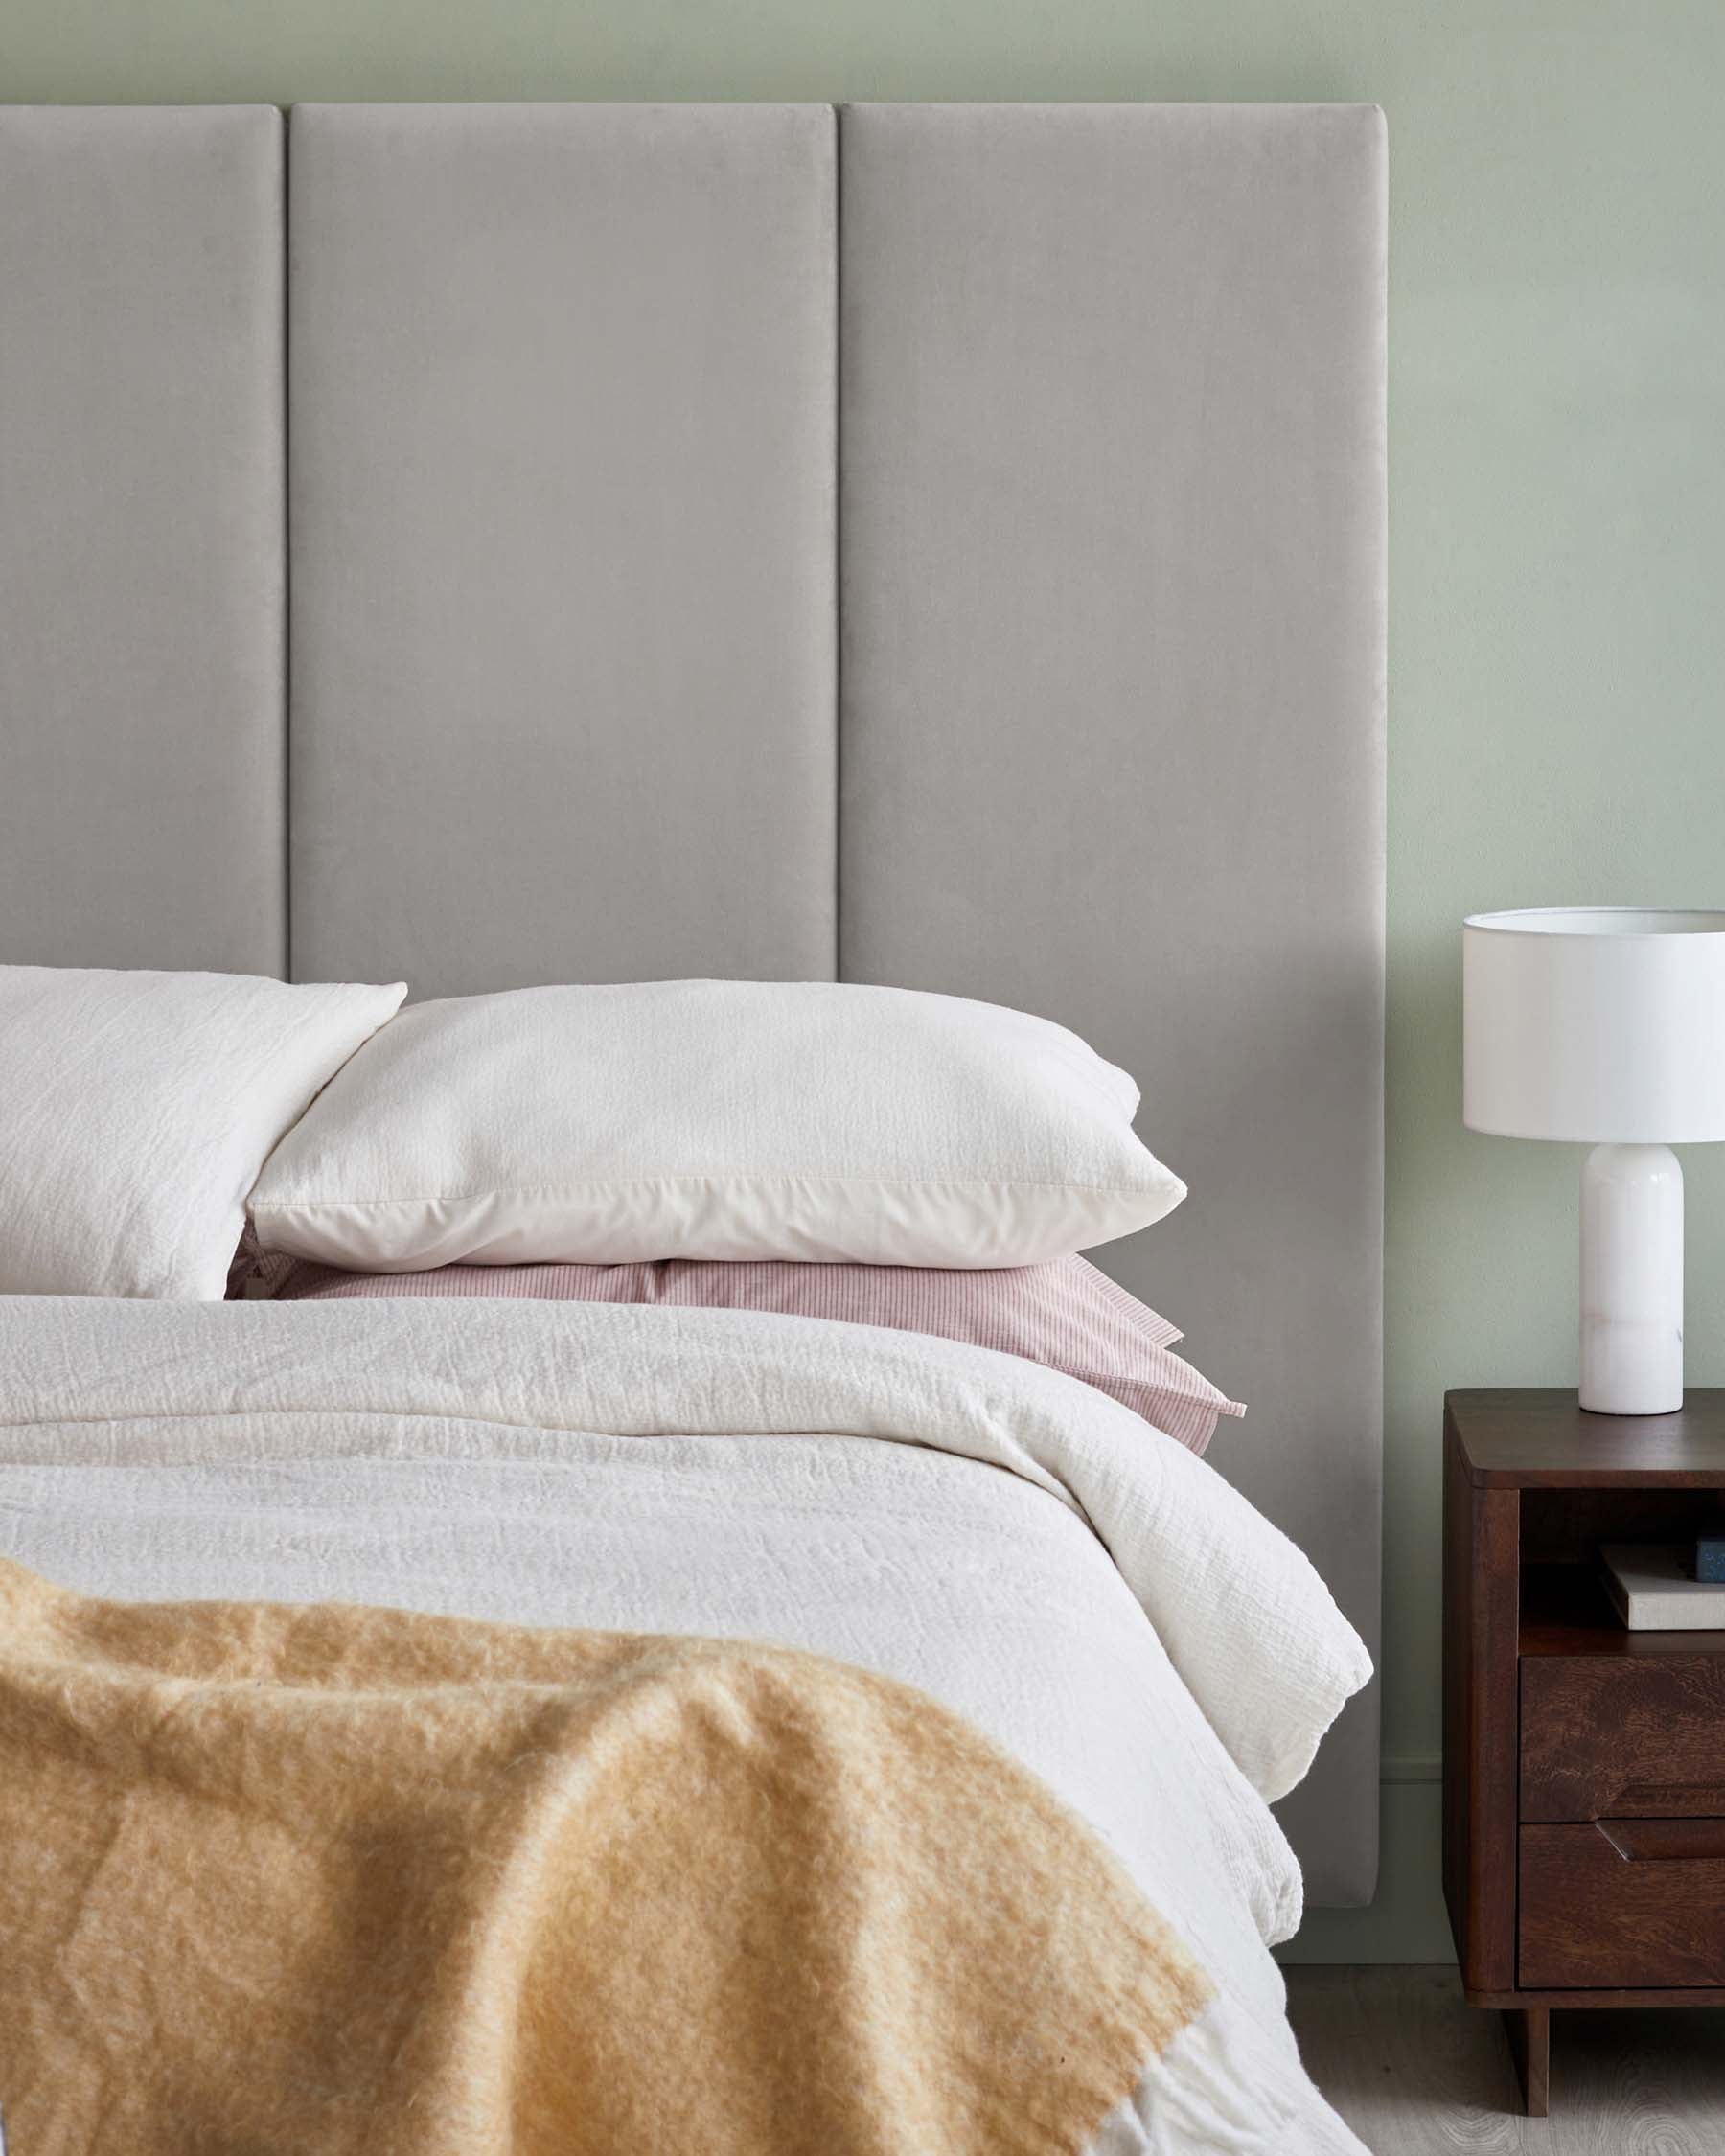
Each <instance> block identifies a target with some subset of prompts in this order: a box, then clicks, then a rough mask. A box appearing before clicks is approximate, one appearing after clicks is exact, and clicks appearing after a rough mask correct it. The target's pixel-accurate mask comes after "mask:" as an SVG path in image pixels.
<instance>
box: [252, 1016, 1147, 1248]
mask: <svg viewBox="0 0 1725 2156" xmlns="http://www.w3.org/2000/svg"><path fill="white" fill-rule="evenodd" d="M1137 1106H1138V1089H1137V1087H1136V1086H1134V1084H1133V1083H1132V1081H1131V1079H1130V1078H1128V1077H1126V1076H1125V1074H1124V1073H1123V1072H1121V1071H1118V1070H1116V1069H1115V1068H1114V1067H1113V1066H1112V1065H1110V1064H1107V1063H1104V1062H1103V1061H1102V1059H1101V1057H1100V1056H1098V1055H1096V1054H1095V1052H1094V1051H1093V1050H1092V1049H1091V1048H1088V1047H1086V1045H1085V1044H1084V1043H1083V1042H1082V1041H1080V1040H1079V1039H1078V1038H1077V1036H1076V1035H1075V1034H1071V1033H1069V1032H1067V1031H1066V1030H1065V1028H1064V1027H1061V1026H1058V1025H1052V1024H1050V1023H1049V1022H1048V1021H1046V1019H1037V1018H1028V1017H1026V1016H1025V1015H1024V1014H1023V1012H1021V1011H1008V1010H1001V1009H1000V1008H998V1007H997V1006H996V1005H994V1004H991V1003H972V1002H964V1001H961V1000H959V999H958V998H956V997H951V996H926V995H919V994H915V993H913V992H911V991H909V990H906V989H895V988H865V987H857V986H852V985H848V984H847V985H842V986H837V985H834V984H832V983H830V982H812V981H723V980H683V981H646V982H641V983H638V984H633V985H630V986H623V987H600V988H527V989H517V990H515V991H513V992H511V993H509V994H506V995H499V996H472V997H463V998H456V999H454V1000H451V1001H449V1002H441V1003H421V1004H418V1005H415V1006H414V1007H412V1008H410V1009H408V1010H405V1011H403V1013H402V1015H401V1016H400V1017H399V1018H397V1019H395V1020H394V1021H392V1022H391V1023H390V1024H389V1025H387V1026H385V1027H384V1028H383V1030H382V1031H381V1032H380V1034H379V1035H378V1036H377V1038H376V1039H375V1040H373V1041H372V1042H370V1043H369V1044H367V1045H366V1046H365V1047H364V1048H363V1049H361V1050H360V1052H359V1053H358V1054H357V1056H356V1057H355V1058H354V1060H353V1062H352V1063H350V1064H349V1065H348V1066H347V1067H346V1068H345V1069H344V1070H343V1071H342V1072H341V1074H340V1076H339V1077H338V1078H336V1079H335V1080H334V1082H333V1083H332V1084H331V1085H330V1086H329V1087H328V1088H327V1089H326V1090H325V1091H324V1092H323V1094H322V1095H321V1096H320V1097H319V1098H318V1100H317V1101H316V1102H315V1103H314V1104H313V1106H312V1108H311V1111H310V1112H309V1113H308V1114H307V1115H306V1116H305V1117H304V1119H303V1120H302V1121H301V1122H300V1123H299V1124H298V1125H296V1127H295V1128H294V1129H293V1130H292V1131H290V1132H289V1133H288V1135H287V1137H285V1138H284V1139H283V1141H282V1143H281V1144H280V1145H279V1146H278V1147H277V1148H276V1150H275V1152H274V1153H273V1154H272V1155H271V1157H270V1158H269V1160H268V1162H267V1164H266V1165H265V1170H264V1173H263V1175H262V1176H261V1177H260V1178H259V1180H258V1186H257V1188H256V1190H255V1191H254V1192H253V1194H252V1202H251V1216H252V1221H253V1224H254V1226H255V1227H256V1230H257V1234H258V1239H259V1241H260V1242H261V1243H262V1244H263V1246H264V1247H265V1250H284V1251H288V1252H290V1253H292V1254H293V1255H294V1256H297V1257H308V1258H321V1259H322V1260H324V1261H325V1262H326V1263H328V1264H332V1265H340V1266H347V1267H351V1268H355V1269H357V1270H360V1271H364V1272H372V1273H377V1272H410V1271H418V1270H422V1269H424V1268H426V1267H430V1266H437V1265H449V1264H453V1263H454V1262H456V1261H457V1260H460V1259H467V1260H470V1261H476V1262H479V1263H482V1264H492V1265H515V1264H526V1263H532V1262H551V1261H556V1262H563V1263H569V1264H598V1265H611V1264H620V1263H629V1262H633V1261H638V1260H642V1259H649V1258H673V1257H680V1258H816V1259H834V1260H851V1261H855V1262H858V1263H862V1264H865V1265H939V1266H997V1265H1034V1264H1037V1263H1039V1262H1040V1261H1042V1260H1043V1259H1045V1258H1054V1257H1061V1256H1064V1255H1066V1254H1067V1253H1068V1252H1069V1251H1072V1250H1088V1249H1089V1248H1091V1246H1092V1245H1093V1244H1096V1243H1107V1242H1110V1241H1112V1240H1113V1238H1114V1237H1115V1236H1118V1235H1127V1234H1130V1233H1131V1232H1132V1231H1133V1230H1134V1229H1135V1228H1139V1227H1148V1226H1149V1225H1150V1223H1151V1222H1152V1221H1157V1220H1161V1217H1162V1215H1163V1214H1164V1213H1166V1212H1170V1211H1171V1210H1172V1209H1173V1208H1174V1206H1176V1205H1177V1204H1179V1203H1180V1201H1181V1200H1182V1199H1183V1198H1184V1196H1185V1186H1184V1183H1182V1182H1181V1181H1180V1180H1179V1178H1178V1177H1177V1176H1174V1175H1172V1174H1170V1172H1169V1171H1168V1170H1167V1169H1166V1168H1164V1167H1163V1166H1162V1164H1161V1161H1160V1160H1158V1159H1156V1158H1155V1157H1154V1156H1153V1155H1152V1154H1150V1153H1148V1152H1147V1151H1146V1150H1145V1149H1144V1147H1143V1146H1142V1145H1141V1144H1140V1143H1139V1142H1138V1138H1137V1137H1135V1136H1134V1135H1133V1130H1132V1116H1133V1112H1134V1110H1135V1109H1136V1108H1137Z"/></svg>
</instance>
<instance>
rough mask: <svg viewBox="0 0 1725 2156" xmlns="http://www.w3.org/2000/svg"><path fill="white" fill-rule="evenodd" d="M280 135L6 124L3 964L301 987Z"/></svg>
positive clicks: (234, 119)
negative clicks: (290, 913)
mask: <svg viewBox="0 0 1725 2156" xmlns="http://www.w3.org/2000/svg"><path fill="white" fill-rule="evenodd" d="M282 248H283V230H282V119H281V115H280V113H278V112H277V111H276V110H275V108H274V107H273V106H257V107H239V108H214V109H206V110H199V109H196V108H178V107H175V108H173V109H169V110H159V109H150V108H149V107H131V106H127V107H124V108H116V109H109V108H105V107H85V108H79V107H60V106H28V105H24V106H20V105H13V106H0V961H10V962H12V963H28V964H34V965H61V966H171V967H183V968H198V967H209V968H212V969H215V970H217V971H221V970H228V971H234V972H241V973H246V972H250V973H265V974H273V973H279V972H280V971H281V970H282V967H283V964H284V961H285V956H286V908H285V878H284V868H283V847H284V843H285V823H284V807H285V804H284V799H283V783H284V782H283V769H284V760H285V753H286V742H285V736H284V730H283V697H282V664H283V621H282V587H283V574H284V572H283V527H282Z"/></svg>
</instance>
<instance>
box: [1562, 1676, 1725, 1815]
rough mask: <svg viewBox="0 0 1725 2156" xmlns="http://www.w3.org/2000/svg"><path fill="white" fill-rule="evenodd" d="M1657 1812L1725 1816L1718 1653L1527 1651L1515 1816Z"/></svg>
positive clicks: (1724, 1686) (1724, 1711) (1724, 1679)
mask: <svg viewBox="0 0 1725 2156" xmlns="http://www.w3.org/2000/svg"><path fill="white" fill-rule="evenodd" d="M1687 1637H1689V1638H1693V1637H1694V1635H1693V1634H1690V1635H1688V1636H1687ZM1655 1814H1659V1815H1666V1816H1677V1815H1681V1816H1686V1817H1690V1818H1698V1817H1699V1818H1710V1819H1711V1818H1713V1817H1715V1816H1717V1817H1719V1818H1722V1819H1725V1655H1719V1654H1645V1655H1644V1654H1622V1655H1597V1656H1596V1655H1586V1656H1576V1657H1573V1658H1572V1657H1564V1656H1543V1655H1530V1656H1525V1657H1524V1658H1523V1660H1522V1664H1521V1816H1522V1818H1523V1819H1524V1820H1539V1821H1546V1820H1551V1821H1558V1820H1593V1819H1609V1818H1612V1817H1619V1818H1632V1817H1651V1816H1653V1815H1655Z"/></svg>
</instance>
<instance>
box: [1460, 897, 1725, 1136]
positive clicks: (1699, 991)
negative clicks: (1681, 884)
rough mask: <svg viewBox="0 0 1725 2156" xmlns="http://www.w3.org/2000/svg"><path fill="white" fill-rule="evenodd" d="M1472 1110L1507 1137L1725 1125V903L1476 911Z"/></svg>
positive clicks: (1468, 1058) (1469, 1029)
mask: <svg viewBox="0 0 1725 2156" xmlns="http://www.w3.org/2000/svg"><path fill="white" fill-rule="evenodd" d="M1461 960H1462V962H1461V980H1462V991H1461V1002H1462V1031H1463V1053H1462V1063H1463V1074H1462V1099H1461V1116H1462V1120H1463V1121H1464V1122H1465V1123H1466V1124H1467V1125H1468V1126H1469V1128H1470V1129H1472V1130H1476V1131H1494V1132H1496V1133H1498V1134H1499V1135H1502V1136H1504V1137H1530V1138H1567V1139H1570V1140H1572V1141H1574V1142H1576V1143H1577V1144H1583V1145H1596V1144H1615V1145H1684V1144H1694V1143H1696V1142H1698V1141H1700V1140H1702V1139H1713V1138H1725V912H1699V913H1680V912H1661V911H1657V910H1654V911H1649V910H1645V909H1642V908H1637V907H1631V906H1559V907H1552V908H1545V909H1541V910H1536V911H1530V912H1524V913H1476V914H1474V915H1473V916H1472V918H1471V919H1469V920H1468V921H1467V922H1465V923H1464V924H1463V927H1462V935H1461Z"/></svg>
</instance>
